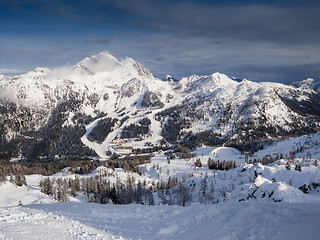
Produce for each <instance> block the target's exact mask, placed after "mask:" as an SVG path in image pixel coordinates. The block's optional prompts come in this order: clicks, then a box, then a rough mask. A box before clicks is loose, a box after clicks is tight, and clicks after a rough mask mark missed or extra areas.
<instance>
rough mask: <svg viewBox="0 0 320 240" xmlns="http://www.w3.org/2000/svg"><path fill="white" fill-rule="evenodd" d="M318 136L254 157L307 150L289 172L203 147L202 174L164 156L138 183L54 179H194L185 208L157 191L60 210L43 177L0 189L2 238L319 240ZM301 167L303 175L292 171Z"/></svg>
mask: <svg viewBox="0 0 320 240" xmlns="http://www.w3.org/2000/svg"><path fill="white" fill-rule="evenodd" d="M319 137H320V136H319V134H317V135H312V136H309V137H300V138H296V139H289V140H285V141H280V142H278V143H275V144H274V145H272V146H270V147H269V148H265V149H264V150H262V151H259V152H258V153H257V154H256V155H257V157H261V158H262V157H263V156H265V155H267V154H270V153H271V154H272V153H274V152H278V153H283V154H286V153H287V152H288V151H292V149H294V148H301V146H303V148H305V150H302V151H301V152H299V153H297V154H296V161H293V162H292V163H291V170H288V169H287V168H286V162H287V160H285V159H281V160H279V161H276V162H273V163H272V164H269V165H268V166H263V165H262V164H260V163H257V164H245V163H244V159H243V156H242V155H241V154H240V152H239V151H237V150H236V149H232V148H226V147H220V148H215V149H213V148H206V147H203V148H199V149H198V150H197V151H196V153H197V156H196V157H195V158H200V159H201V162H202V164H203V166H202V167H197V168H195V167H194V165H193V163H194V161H195V159H191V160H188V161H185V160H182V159H172V160H171V161H170V164H168V161H167V158H166V157H165V156H163V155H159V156H155V157H153V158H152V162H151V163H148V164H144V165H141V166H140V169H141V170H142V171H143V174H142V175H141V176H140V175H138V174H137V173H132V172H125V171H123V169H115V170H112V169H108V168H106V167H104V166H100V167H99V168H97V169H96V170H94V171H93V172H92V173H91V174H88V175H76V174H74V173H71V172H68V169H64V171H62V172H60V173H57V174H55V175H52V176H50V179H57V178H66V179H73V178H75V177H78V178H80V179H81V178H88V177H92V176H101V174H102V173H104V172H107V173H108V175H105V178H106V179H108V181H111V182H112V183H115V182H117V181H121V182H125V181H126V180H127V178H128V177H129V176H131V177H134V178H135V179H136V181H141V182H142V181H145V182H146V184H147V185H150V184H151V183H152V182H153V181H160V180H163V181H167V180H168V178H169V177H176V178H178V179H183V178H184V176H190V177H189V178H187V179H186V180H185V181H186V185H187V186H189V187H188V189H189V191H190V196H191V201H190V202H189V204H187V206H185V207H182V206H178V205H171V206H170V205H162V201H163V199H161V198H160V197H159V196H158V194H157V192H155V193H154V200H155V205H152V206H149V205H140V204H128V205H115V204H111V203H109V204H97V203H89V202H88V199H87V197H86V196H85V195H83V194H81V193H79V195H77V196H76V198H74V197H71V195H70V196H69V202H66V203H58V202H57V201H56V200H55V199H54V198H53V197H52V196H48V195H45V194H43V193H42V192H41V191H40V189H41V188H40V186H39V182H40V180H43V179H44V178H45V177H44V176H41V175H29V176H27V185H23V186H21V187H18V186H16V185H15V184H14V183H12V182H9V181H7V182H4V183H2V184H0V239H59V240H60V239H147V240H149V239H183V240H185V239H221V240H222V239H223V240H228V239H232V240H233V239H248V240H254V239H257V240H258V239H259V240H260V239H262V240H263V239H273V240H283V239H290V240H294V239H299V240H300V239H305V240H312V239H314V240H316V239H319V236H320V228H319V226H320V189H319V186H320V167H319V165H318V164H315V160H316V159H319V158H320V151H319V149H318V145H319V144H318V142H319ZM307 144H308V145H307ZM306 146H307V147H306ZM311 156H312V159H311ZM209 158H212V159H214V160H229V159H230V160H231V159H232V160H234V161H236V162H237V165H238V166H237V167H236V168H234V169H231V170H229V171H213V170H211V169H209V168H208V165H207V164H206V163H207V160H208V159H209ZM298 162H300V164H301V166H302V169H301V171H296V170H294V169H295V165H296V164H297V163H298ZM318 163H319V160H318ZM204 179H206V181H207V186H208V188H207V190H209V189H210V191H207V193H206V195H205V198H204V197H203V196H202V195H201V191H202V190H201V189H202V188H201V186H202V184H203V182H204ZM211 186H214V190H213V189H212V187H211ZM302 186H304V187H303V188H301V187H302ZM173 189H174V188H173ZM302 190H304V191H305V192H307V193H304V192H303V191H302ZM173 196H174V195H173ZM199 202H205V203H208V204H207V205H206V204H200V203H199ZM214 202H215V204H213V203H214ZM217 202H218V203H217ZM19 205H21V206H19Z"/></svg>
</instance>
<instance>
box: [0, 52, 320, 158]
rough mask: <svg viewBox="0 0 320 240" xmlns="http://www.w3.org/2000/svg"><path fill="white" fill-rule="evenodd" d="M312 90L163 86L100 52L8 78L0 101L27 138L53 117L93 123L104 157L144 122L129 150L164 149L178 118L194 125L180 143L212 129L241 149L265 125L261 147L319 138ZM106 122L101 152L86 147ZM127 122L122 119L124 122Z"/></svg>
mask: <svg viewBox="0 0 320 240" xmlns="http://www.w3.org/2000/svg"><path fill="white" fill-rule="evenodd" d="M312 83H313V81H312V80H311V79H308V80H305V81H304V82H302V83H301V84H300V85H297V86H291V85H284V84H281V83H271V82H262V83H257V82H253V81H249V80H242V81H236V80H233V79H232V78H230V77H228V76H227V75H225V74H222V73H213V74H211V75H203V76H197V75H192V76H189V77H185V78H182V79H181V80H179V81H177V80H175V79H174V78H173V77H171V76H170V75H168V76H167V77H166V79H165V80H160V79H158V78H156V77H154V76H153V75H152V73H151V72H150V71H149V70H148V69H146V68H145V67H144V66H143V65H142V64H141V63H138V62H136V61H134V60H133V59H131V58H124V59H122V60H118V59H116V58H115V57H113V56H112V55H110V54H109V53H106V52H101V53H99V54H97V55H95V56H91V57H87V58H85V59H83V60H81V61H80V62H78V63H77V64H75V65H74V66H63V67H60V68H55V69H48V68H36V69H34V70H33V71H30V72H28V73H26V74H22V75H19V76H15V77H6V76H2V77H1V80H0V97H1V99H3V101H5V103H7V102H8V101H9V102H14V103H15V104H16V105H17V108H15V109H16V110H15V111H16V112H15V113H14V114H12V113H9V115H10V114H12V115H10V117H8V116H7V115H6V117H4V118H6V119H8V118H11V119H13V118H14V119H18V122H19V124H20V125H21V129H24V130H26V128H28V129H27V131H29V130H30V129H33V130H34V129H39V128H40V127H41V126H44V125H45V124H46V123H47V120H48V119H49V118H50V116H52V115H51V114H52V113H53V112H54V111H61V109H63V111H64V113H63V114H64V115H65V116H72V117H67V119H65V122H64V123H63V124H61V126H71V127H72V126H75V125H77V123H76V122H73V120H74V119H73V118H74V116H78V115H79V114H83V115H84V116H87V117H91V118H92V120H91V122H86V124H85V125H86V129H87V132H86V133H85V135H84V136H82V137H83V138H82V141H83V143H84V144H85V145H86V146H88V147H89V148H91V149H94V150H95V151H96V152H97V153H98V152H99V154H98V155H99V156H105V155H104V154H101V151H106V148H107V146H110V145H111V142H112V141H113V140H114V139H115V138H117V137H119V136H120V135H121V132H122V130H123V129H124V128H125V127H128V126H129V125H130V124H136V123H137V122H138V121H139V120H141V119H143V118H144V117H148V118H149V119H150V121H151V124H150V133H149V134H148V136H144V137H145V138H144V139H142V141H140V143H139V144H138V143H137V144H136V145H133V144H130V146H129V147H144V146H145V144H149V145H150V143H151V145H152V144H159V142H160V141H161V139H162V138H163V134H162V133H163V132H164V131H168V132H172V129H171V130H170V129H169V128H170V126H168V121H169V122H170V119H171V118H172V117H173V116H174V119H171V120H173V121H180V122H177V123H176V124H178V125H179V124H180V123H181V122H184V123H188V124H180V126H181V128H180V129H178V134H180V136H178V137H177V136H173V138H172V137H170V138H171V139H173V141H175V139H183V137H184V136H183V132H189V131H191V132H193V133H198V132H203V131H208V130H212V131H213V132H215V133H217V134H221V135H222V136H227V137H228V138H229V140H230V139H231V140H232V141H235V140H237V141H238V139H239V141H238V142H241V141H242V142H243V141H244V140H243V139H242V138H246V139H248V138H247V135H248V134H253V135H259V134H257V133H252V131H254V130H255V129H258V128H259V127H261V126H263V127H264V129H269V128H272V131H271V130H270V131H269V132H272V134H271V135H270V133H267V132H263V133H262V135H261V138H259V139H255V141H257V140H259V141H261V140H266V139H274V138H276V137H278V136H279V135H280V136H281V134H282V133H281V132H285V133H286V134H287V135H289V136H290V135H291V134H292V133H295V134H296V132H299V131H300V129H303V130H301V133H303V134H305V133H306V132H305V131H306V130H305V129H307V128H308V127H309V126H311V125H312V126H313V127H312V129H311V128H310V131H315V130H317V129H318V128H319V127H320V125H319V122H318V121H316V119H315V117H314V116H315V115H320V110H319V109H320V108H319V106H318V105H319V101H318V99H319V94H318V92H317V91H315V90H314V89H313V88H312V86H313V84H312ZM9 93H10V94H9ZM9 96H10V98H9ZM64 104H65V105H64ZM26 112H28V114H26ZM23 115H28V116H29V115H30V117H29V118H28V121H26V119H22V118H21V116H23ZM106 115H107V116H108V117H110V118H113V119H116V118H117V119H118V120H119V122H118V123H117V124H116V125H115V126H114V127H113V129H112V132H111V133H110V136H109V138H106V139H108V140H106V141H105V142H102V143H101V144H99V145H97V143H96V142H91V143H90V142H88V141H87V139H86V136H87V135H88V134H90V131H91V130H92V129H93V128H87V127H88V126H89V125H90V124H92V123H93V121H96V123H97V122H98V121H99V120H102V119H103V118H104V117H105V116H106ZM156 115H159V116H157V117H156ZM121 119H124V120H123V121H122V122H121ZM0 123H2V122H0ZM27 124H29V126H26V125H27ZM11 125H16V123H11ZM78 125H79V123H78ZM6 127H7V128H8V130H6V131H7V132H10V137H8V136H9V135H8V134H6V139H11V138H13V136H14V135H15V134H16V133H18V134H20V132H19V130H16V129H13V127H12V126H9V125H8V124H7V125H6ZM9 128H10V129H9ZM165 128H168V129H165ZM17 131H18V132H17ZM260 132H261V131H260ZM260 132H258V133H260ZM299 134H300V133H299ZM111 136H112V137H111ZM165 140H166V141H169V142H170V141H172V140H170V139H165ZM127 145H129V144H127Z"/></svg>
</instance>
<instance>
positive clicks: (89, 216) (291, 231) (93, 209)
mask: <svg viewBox="0 0 320 240" xmlns="http://www.w3.org/2000/svg"><path fill="white" fill-rule="evenodd" d="M319 220H320V204H296V203H256V202H245V203H236V204H235V203H221V204H215V205H200V204H193V205H191V206H188V207H181V206H142V205H124V206H119V205H111V204H108V205H98V204H90V203H75V202H69V203H60V204H39V205H28V206H21V207H9V208H0V238H1V239H319V236H320V228H319Z"/></svg>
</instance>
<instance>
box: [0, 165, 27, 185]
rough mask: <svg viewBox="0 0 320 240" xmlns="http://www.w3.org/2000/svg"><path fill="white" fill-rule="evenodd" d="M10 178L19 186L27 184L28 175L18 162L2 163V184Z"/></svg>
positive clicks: (0, 168) (0, 181)
mask: <svg viewBox="0 0 320 240" xmlns="http://www.w3.org/2000/svg"><path fill="white" fill-rule="evenodd" d="M8 177H9V179H10V182H12V183H14V184H16V185H17V186H20V187H21V186H23V185H27V180H26V175H25V172H24V170H23V168H21V167H20V166H19V165H16V164H14V165H13V164H10V165H5V164H0V184H1V183H3V182H6V181H7V180H8Z"/></svg>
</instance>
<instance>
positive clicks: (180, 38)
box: [0, 0, 320, 83]
mask: <svg viewBox="0 0 320 240" xmlns="http://www.w3.org/2000/svg"><path fill="white" fill-rule="evenodd" d="M319 24H320V1H317V0H316V1H312V0H304V1H299V0H282V1H279V0H278V1H275V0H242V1H235V0H223V1H222V0H216V1H215V0H212V1H208V0H207V1H206V0H198V1H193V0H189V1H181V0H83V1H81V0H68V1H67V0H10V1H8V0H0V26H1V27H0V29H1V31H0V74H6V75H16V74H20V73H25V72H27V71H30V70H32V69H34V68H36V67H38V66H39V67H49V68H53V67H59V66H63V65H66V64H67V65H73V64H76V63H77V62H78V61H80V60H81V59H83V58H85V57H87V56H91V55H95V54H97V53H99V52H102V51H107V52H109V53H110V54H112V55H114V56H115V57H117V58H118V59H121V58H124V57H131V58H133V59H134V60H136V61H138V62H140V63H142V64H143V65H144V66H145V67H147V68H148V69H149V70H150V71H151V72H152V73H153V74H154V75H155V76H157V77H159V78H163V77H164V76H165V75H167V74H170V75H172V76H173V77H175V78H177V79H180V78H182V77H185V76H189V75H191V74H197V75H208V74H212V73H214V72H221V73H225V74H227V75H228V76H230V77H236V78H239V79H244V78H245V79H249V80H254V81H273V82H283V83H290V82H293V81H299V80H303V79H306V78H309V77H311V78H314V79H315V80H319V79H320V54H319V53H320V40H319V39H320V27H319Z"/></svg>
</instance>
